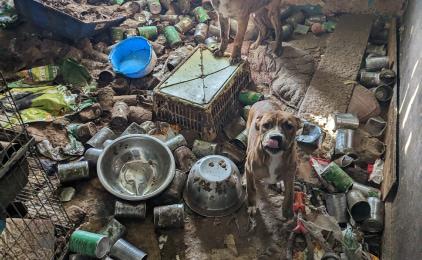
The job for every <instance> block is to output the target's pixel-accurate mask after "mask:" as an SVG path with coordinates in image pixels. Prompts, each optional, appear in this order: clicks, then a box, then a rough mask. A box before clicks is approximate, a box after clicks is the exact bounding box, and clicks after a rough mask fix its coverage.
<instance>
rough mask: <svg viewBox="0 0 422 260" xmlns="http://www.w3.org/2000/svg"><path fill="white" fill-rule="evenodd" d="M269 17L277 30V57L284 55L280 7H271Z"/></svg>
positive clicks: (275, 50)
mask: <svg viewBox="0 0 422 260" xmlns="http://www.w3.org/2000/svg"><path fill="white" fill-rule="evenodd" d="M268 15H269V17H270V19H271V23H272V25H273V27H274V30H275V49H274V52H275V54H276V55H277V56H281V55H282V54H283V46H282V44H283V35H282V28H281V21H280V9H279V6H278V5H275V6H271V7H270V9H269V10H268Z"/></svg>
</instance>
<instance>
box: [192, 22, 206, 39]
mask: <svg viewBox="0 0 422 260" xmlns="http://www.w3.org/2000/svg"><path fill="white" fill-rule="evenodd" d="M207 36H208V24H206V23H198V24H197V25H196V28H195V34H194V38H195V41H196V42H197V43H203V42H205V39H206V38H207Z"/></svg>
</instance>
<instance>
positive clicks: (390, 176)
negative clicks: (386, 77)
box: [381, 18, 398, 201]
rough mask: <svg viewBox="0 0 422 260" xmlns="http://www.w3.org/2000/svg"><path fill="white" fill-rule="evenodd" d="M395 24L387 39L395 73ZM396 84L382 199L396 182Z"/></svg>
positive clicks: (391, 108) (387, 138) (391, 106)
mask: <svg viewBox="0 0 422 260" xmlns="http://www.w3.org/2000/svg"><path fill="white" fill-rule="evenodd" d="M396 32H397V24H396V19H395V18H393V19H392V20H391V27H390V32H389V41H388V56H389V58H390V64H391V65H392V66H393V70H394V71H396V73H397V33H396ZM397 91H398V88H397V84H396V85H395V86H394V95H393V98H392V99H391V103H390V108H389V110H388V117H387V122H388V124H387V129H386V133H385V144H386V145H387V149H386V152H385V162H384V172H383V174H384V180H383V182H382V184H381V192H382V200H384V201H385V200H386V198H387V197H388V194H389V193H390V191H391V189H392V188H393V187H394V185H395V184H396V182H397V166H396V165H397V164H396V163H397V146H396V139H397V123H398V122H397V104H398V102H397V98H398V96H397Z"/></svg>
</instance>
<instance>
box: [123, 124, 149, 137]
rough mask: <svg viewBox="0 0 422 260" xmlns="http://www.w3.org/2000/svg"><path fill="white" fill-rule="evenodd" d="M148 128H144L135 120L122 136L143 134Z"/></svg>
mask: <svg viewBox="0 0 422 260" xmlns="http://www.w3.org/2000/svg"><path fill="white" fill-rule="evenodd" d="M146 133H147V132H146V130H145V129H143V128H142V127H141V126H140V125H138V124H137V123H135V122H133V123H132V124H130V125H129V126H128V127H127V128H126V130H125V131H124V132H123V133H122V134H121V135H120V136H125V135H141V134H146Z"/></svg>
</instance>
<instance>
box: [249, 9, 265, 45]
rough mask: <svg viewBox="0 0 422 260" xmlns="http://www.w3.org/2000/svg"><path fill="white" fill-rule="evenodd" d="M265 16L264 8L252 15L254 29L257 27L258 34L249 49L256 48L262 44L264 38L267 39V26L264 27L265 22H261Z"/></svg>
mask: <svg viewBox="0 0 422 260" xmlns="http://www.w3.org/2000/svg"><path fill="white" fill-rule="evenodd" d="M266 15H267V10H266V9H265V8H263V9H262V10H260V11H258V12H257V13H255V14H254V15H253V20H254V23H255V25H256V27H258V33H259V34H258V38H257V39H256V41H255V42H254V43H253V44H252V45H251V49H256V48H258V47H259V46H260V45H261V44H262V41H263V40H264V38H265V37H267V33H268V32H267V26H266V25H265V22H264V21H263V20H264V19H265V16H266Z"/></svg>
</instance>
